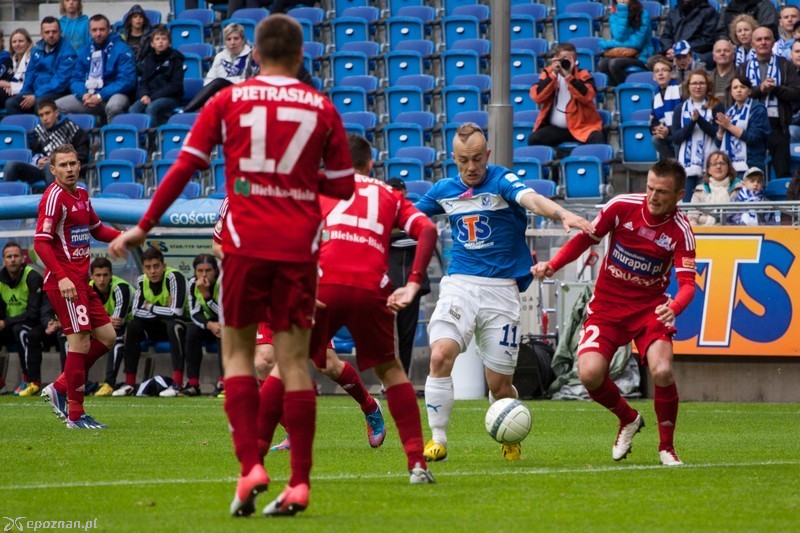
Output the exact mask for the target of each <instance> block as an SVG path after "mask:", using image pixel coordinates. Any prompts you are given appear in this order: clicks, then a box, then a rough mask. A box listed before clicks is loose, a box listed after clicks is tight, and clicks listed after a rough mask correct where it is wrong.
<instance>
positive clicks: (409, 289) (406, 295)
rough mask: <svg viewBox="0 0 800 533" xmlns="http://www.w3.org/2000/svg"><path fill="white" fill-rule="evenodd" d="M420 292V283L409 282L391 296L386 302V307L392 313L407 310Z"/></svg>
mask: <svg viewBox="0 0 800 533" xmlns="http://www.w3.org/2000/svg"><path fill="white" fill-rule="evenodd" d="M418 292H419V283H414V282H413V281H409V282H408V283H406V284H405V285H404V286H402V287H400V288H399V289H396V290H395V291H394V292H393V293H392V294H391V295H389V298H388V300H387V301H386V307H388V308H389V309H391V310H392V311H400V310H401V309H405V308H406V307H408V306H409V304H411V302H413V301H414V298H416V296H417V293H418Z"/></svg>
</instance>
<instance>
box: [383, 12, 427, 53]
mask: <svg viewBox="0 0 800 533" xmlns="http://www.w3.org/2000/svg"><path fill="white" fill-rule="evenodd" d="M386 35H387V36H388V38H389V48H390V50H395V49H396V47H397V45H398V44H400V43H401V42H404V41H418V40H422V39H425V23H424V22H423V21H422V19H418V18H416V17H399V16H398V17H389V18H388V19H387V20H386Z"/></svg>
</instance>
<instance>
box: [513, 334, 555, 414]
mask: <svg viewBox="0 0 800 533" xmlns="http://www.w3.org/2000/svg"><path fill="white" fill-rule="evenodd" d="M554 351H555V350H554V349H553V347H552V346H550V345H549V344H547V343H546V342H542V341H540V340H538V339H536V337H534V336H532V335H525V336H523V337H522V340H521V342H520V345H519V356H518V358H517V369H516V371H515V372H514V382H513V383H514V386H515V387H516V388H517V392H519V397H520V399H521V400H534V399H538V398H544V397H545V395H546V392H547V387H549V386H550V384H551V383H552V382H553V381H555V379H556V376H555V374H554V373H553V369H552V368H551V364H552V363H553V353H554Z"/></svg>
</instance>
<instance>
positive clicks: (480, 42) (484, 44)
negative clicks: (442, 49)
mask: <svg viewBox="0 0 800 533" xmlns="http://www.w3.org/2000/svg"><path fill="white" fill-rule="evenodd" d="M450 48H451V49H452V50H473V51H475V52H476V53H477V54H478V55H479V56H481V57H488V56H489V53H490V52H491V51H492V43H491V41H489V40H488V39H459V40H458V41H456V42H455V43H453V45H452V46H451V47H450Z"/></svg>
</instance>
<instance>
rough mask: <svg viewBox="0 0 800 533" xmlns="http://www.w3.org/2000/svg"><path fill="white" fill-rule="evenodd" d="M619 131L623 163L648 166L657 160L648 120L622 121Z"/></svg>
mask: <svg viewBox="0 0 800 533" xmlns="http://www.w3.org/2000/svg"><path fill="white" fill-rule="evenodd" d="M619 132H620V133H619V140H620V147H621V150H622V164H623V165H637V164H638V165H647V166H649V165H651V164H653V163H655V162H656V161H658V153H657V152H656V149H655V146H653V142H652V137H653V135H652V133H650V122H649V121H633V120H630V121H627V122H623V123H622V124H620V127H619Z"/></svg>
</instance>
